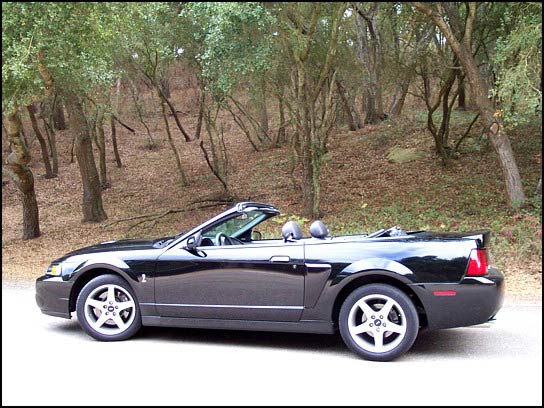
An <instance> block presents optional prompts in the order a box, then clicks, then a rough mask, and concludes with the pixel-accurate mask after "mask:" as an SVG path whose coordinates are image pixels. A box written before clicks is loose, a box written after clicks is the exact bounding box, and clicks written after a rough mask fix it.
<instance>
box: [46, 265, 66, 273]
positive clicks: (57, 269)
mask: <svg viewBox="0 0 544 408" xmlns="http://www.w3.org/2000/svg"><path fill="white" fill-rule="evenodd" d="M46 274H47V275H52V276H60V275H61V274H62V266H61V265H60V264H53V265H51V266H50V267H49V268H47V272H46Z"/></svg>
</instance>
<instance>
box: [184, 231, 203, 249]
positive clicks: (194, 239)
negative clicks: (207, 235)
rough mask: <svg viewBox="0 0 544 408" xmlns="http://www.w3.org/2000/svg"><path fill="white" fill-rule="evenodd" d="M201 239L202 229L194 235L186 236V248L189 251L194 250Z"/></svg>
mask: <svg viewBox="0 0 544 408" xmlns="http://www.w3.org/2000/svg"><path fill="white" fill-rule="evenodd" d="M201 241H202V231H198V232H197V233H196V234H195V235H192V236H190V237H189V238H187V247H186V248H187V249H188V250H189V251H196V249H197V247H199V246H200V243H201Z"/></svg>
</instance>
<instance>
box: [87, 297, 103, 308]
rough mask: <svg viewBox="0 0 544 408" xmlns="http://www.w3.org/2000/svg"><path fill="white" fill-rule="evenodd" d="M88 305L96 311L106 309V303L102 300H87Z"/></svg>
mask: <svg viewBox="0 0 544 408" xmlns="http://www.w3.org/2000/svg"><path fill="white" fill-rule="evenodd" d="M87 304H88V305H89V306H92V307H94V308H96V309H100V310H102V309H103V308H104V304H105V303H104V302H102V301H100V300H96V299H87Z"/></svg>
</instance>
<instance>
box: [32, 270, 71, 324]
mask: <svg viewBox="0 0 544 408" xmlns="http://www.w3.org/2000/svg"><path fill="white" fill-rule="evenodd" d="M72 284H73V282H70V281H63V280H62V278H61V277H60V276H55V277H53V276H41V277H39V278H38V279H36V303H37V304H38V307H39V308H40V309H41V311H42V313H44V314H46V315H50V316H56V317H64V318H66V319H70V317H71V314H70V291H71V290H72Z"/></svg>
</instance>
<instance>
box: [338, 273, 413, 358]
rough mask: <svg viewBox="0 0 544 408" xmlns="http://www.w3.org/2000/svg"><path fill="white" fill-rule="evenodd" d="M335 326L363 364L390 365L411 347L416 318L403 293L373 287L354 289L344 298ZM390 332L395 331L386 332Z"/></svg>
mask: <svg viewBox="0 0 544 408" xmlns="http://www.w3.org/2000/svg"><path fill="white" fill-rule="evenodd" d="M389 301H391V302H389ZM386 304H387V307H388V308H389V309H390V311H389V313H388V314H387V316H383V313H380V309H381V308H383V307H385V306H386ZM363 308H364V309H366V312H364V311H363ZM367 314H370V316H367ZM338 325H339V328H340V334H341V336H342V339H343V340H344V343H346V345H347V346H348V348H349V349H350V350H351V351H353V352H354V353H356V354H357V355H359V356H361V357H363V358H364V359H366V360H372V361H391V360H393V359H395V358H397V357H399V356H401V355H402V354H404V353H406V352H407V351H408V350H409V349H410V348H411V347H412V345H413V344H414V341H415V340H416V337H417V333H418V330H419V317H418V314H417V311H416V308H415V306H414V304H413V302H412V301H411V300H410V298H409V297H408V296H407V295H406V294H405V293H404V292H403V291H401V290H400V289H397V288H396V287H394V286H390V285H386V284H382V283H373V284H370V285H365V286H361V287H360V288H357V289H356V290H354V291H353V292H352V293H351V294H350V295H349V296H348V297H347V298H346V300H345V301H344V303H343V304H342V308H341V309H340V316H339V321H338ZM384 325H385V327H384ZM387 325H389V326H387ZM389 328H391V329H394V330H391V331H390V330H387V329H389ZM358 332H360V333H358ZM380 336H381V341H380Z"/></svg>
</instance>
